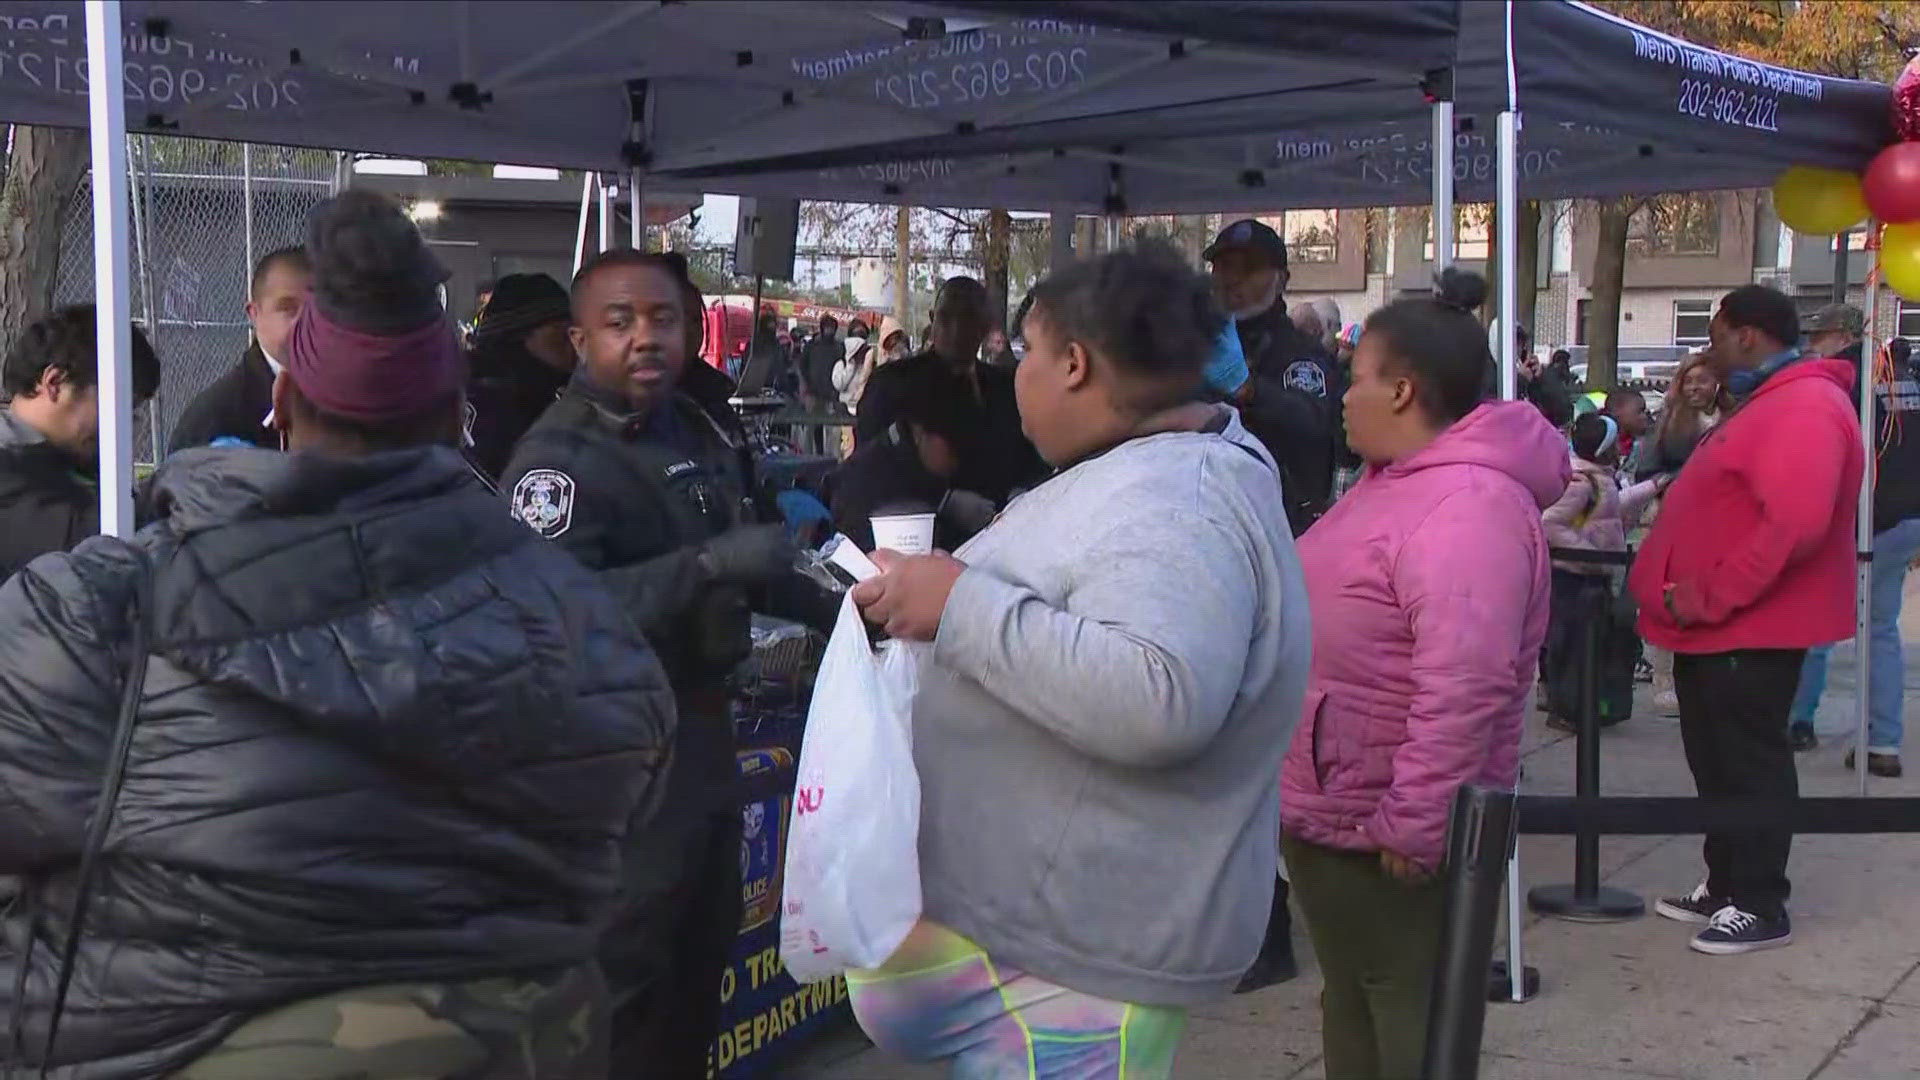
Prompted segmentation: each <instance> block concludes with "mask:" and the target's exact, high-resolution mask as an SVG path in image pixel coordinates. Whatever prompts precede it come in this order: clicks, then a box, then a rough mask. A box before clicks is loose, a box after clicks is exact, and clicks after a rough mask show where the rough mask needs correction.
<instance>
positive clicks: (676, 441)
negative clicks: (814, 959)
mask: <svg viewBox="0 0 1920 1080" xmlns="http://www.w3.org/2000/svg"><path fill="white" fill-rule="evenodd" d="M697 295H698V294H697V292H696V291H695V290H694V288H693V285H692V283H691V281H690V280H689V279H688V277H687V270H686V262H685V260H683V259H681V258H679V257H678V256H675V255H658V254H646V253H643V252H639V251H634V250H632V249H626V248H619V249H614V250H611V251H607V252H603V253H601V254H600V255H598V256H596V257H595V258H593V259H591V260H589V261H588V262H587V264H586V265H585V266H583V267H581V269H580V272H579V273H578V274H576V275H575V276H574V279H573V296H572V301H573V308H572V319H573V325H572V329H571V330H570V331H569V333H570V335H571V338H572V341H573V346H574V349H575V351H577V352H578V353H579V355H580V366H579V368H578V369H577V370H576V371H575V372H574V376H573V380H572V382H571V383H569V384H568V386H567V388H566V389H565V390H564V391H562V392H561V394H560V399H559V400H558V401H556V402H555V403H554V404H553V406H552V407H551V408H549V409H548V410H547V411H546V414H545V415H543V416H542V417H541V418H540V420H539V421H538V422H537V423H535V424H534V426H533V428H532V429H531V430H529V431H528V432H527V434H526V437H525V438H523V439H522V440H521V441H520V445H519V446H518V447H516V448H515V449H514V452H513V457H512V460H511V462H510V463H509V464H508V466H507V469H506V472H505V473H504V474H503V475H502V478H501V486H502V489H503V490H507V491H509V492H511V495H510V498H511V505H512V511H513V514H514V516H515V517H517V518H519V519H520V520H521V521H523V522H525V523H526V524H527V525H528V526H529V527H531V528H532V529H533V530H534V531H536V532H538V533H539V534H540V535H542V536H544V537H546V538H547V539H549V540H552V541H554V542H555V543H557V544H559V545H560V546H562V547H564V548H566V549H567V550H568V551H570V552H572V553H573V554H574V555H575V556H576V557H577V558H578V559H579V560H580V561H581V562H582V563H584V564H585V565H586V566H587V567H589V568H590V569H593V570H597V571H600V577H601V580H602V581H603V582H604V583H605V584H606V585H607V587H608V588H609V589H610V590H611V591H612V592H613V593H614V595H615V596H616V597H617V598H618V599H619V601H620V602H621V603H622V605H623V606H624V607H625V608H626V610H627V612H628V613H629V614H630V615H631V616H632V617H633V619H634V621H635V622H636V623H637V624H638V625H639V626H640V629H641V630H642V631H643V632H644V633H645V634H646V635H647V638H648V640H649V641H651V642H652V644H653V646H654V649H655V651H656V652H658V654H659V656H660V659H661V661H662V663H663V664H664V665H665V667H666V670H667V678H668V681H669V682H670V683H671V684H672V686H673V691H674V696H675V698H676V700H677V702H678V704H679V716H680V727H679V730H678V732H677V733H676V736H675V741H674V748H673V759H674V764H673V769H672V772H671V775H670V777H669V780H668V783H667V792H666V800H665V804H664V806H663V808H662V810H661V813H660V821H659V826H658V828H657V829H656V830H654V832H652V833H650V834H649V835H648V836H647V837H646V848H645V850H643V851H639V852H636V853H634V857H633V859H632V861H631V863H630V865H631V866H632V867H633V868H634V870H635V873H634V875H633V876H632V877H631V878H630V879H629V880H628V882H627V904H626V908H625V910H624V911H623V912H622V914H621V915H620V917H618V918H617V919H616V920H615V921H614V923H613V924H612V925H611V927H610V928H609V929H608V931H607V933H606V935H605V937H604V939H603V940H604V945H603V948H602V951H601V962H602V964H603V966H604V967H605V968H606V972H607V980H608V983H609V984H610V986H611V989H612V992H613V1008H614V1022H613V1032H614V1038H613V1062H614V1068H613V1075H616V1076H659V1077H672V1078H676V1080H677V1078H680V1077H693V1078H698V1077H702V1076H705V1075H706V1054H707V1046H708V1044H709V1042H710V1041H711V1040H712V1038H713V1035H714V1031H715V1029H716V1028H717V1026H718V1023H719V1018H718V1012H719V1007H720V976H721V972H722V970H723V969H724V968H725V967H726V962H727V956H728V953H729V950H730V949H731V947H732V944H733V941H734V938H735V937H736V936H737V934H738V933H739V927H740V865H739V863H740V805H739V800H738V798H737V795H736V788H737V786H738V764H737V762H736V761H735V757H734V739H733V724H732V717H731V715H730V713H729V706H728V698H727V690H726V678H727V675H728V673H729V672H730V671H732V669H733V668H734V666H735V665H737V664H738V663H739V662H740V661H741V660H742V659H744V658H745V657H746V656H747V654H748V652H749V650H750V648H751V638H750V636H749V627H750V622H749V618H750V614H749V609H748V593H749V591H750V590H753V589H756V588H759V587H762V586H767V585H770V584H774V583H776V582H777V581H778V580H779V579H782V578H785V577H790V576H791V573H792V566H793V553H792V546H791V544H790V543H789V541H788V540H787V537H786V535H785V531H784V528H783V526H781V525H778V524H773V525H761V524H756V523H754V516H755V514H754V506H753V503H752V501H751V498H750V495H749V493H750V491H751V490H752V489H751V478H750V476H749V475H748V472H749V469H748V465H749V462H748V458H747V457H746V453H745V445H744V440H743V438H742V436H741V435H740V433H739V425H738V420H737V418H736V417H734V416H733V414H732V412H731V410H730V408H729V407H728V405H727V397H728V394H729V393H730V392H731V389H732V387H731V384H730V383H728V382H727V380H726V378H725V376H723V375H720V374H719V373H718V372H716V371H714V370H713V369H712V368H710V367H708V366H707V365H705V364H702V363H700V362H698V361H697V360H691V359H690V357H691V356H692V352H693V349H692V347H691V346H692V343H693V342H694V341H695V340H696V333H697V326H698V324H697V322H696V321H695V320H697V318H698V308H697V306H696V305H695V304H694V301H693V298H694V297H696V296H697Z"/></svg>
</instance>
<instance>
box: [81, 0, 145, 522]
mask: <svg viewBox="0 0 1920 1080" xmlns="http://www.w3.org/2000/svg"><path fill="white" fill-rule="evenodd" d="M86 11H87V66H88V69H89V70H92V71H119V70H120V68H121V63H122V53H121V49H120V0H87V8H86ZM123 87H124V83H123V82H122V81H121V80H119V79H92V80H89V83H88V87H87V133H88V136H89V141H90V142H91V144H92V150H93V184H92V187H93V278H94V281H93V292H94V304H95V305H96V318H97V320H98V324H99V325H98V329H97V333H98V335H99V349H100V361H101V362H100V380H99V385H100V390H99V397H100V531H101V532H103V533H105V534H107V535H108V536H131V535H133V526H134V522H133V341H132V337H131V334H132V328H133V299H132V296H131V294H130V291H129V289H128V287H127V270H128V261H127V212H128V204H127V113H126V101H125V99H124V98H123V97H122V94H123V93H124V92H125V91H124V89H123Z"/></svg>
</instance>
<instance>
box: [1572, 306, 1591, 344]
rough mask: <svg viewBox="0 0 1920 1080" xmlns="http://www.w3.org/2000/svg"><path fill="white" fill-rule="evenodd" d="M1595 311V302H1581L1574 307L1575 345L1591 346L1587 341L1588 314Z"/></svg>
mask: <svg viewBox="0 0 1920 1080" xmlns="http://www.w3.org/2000/svg"><path fill="white" fill-rule="evenodd" d="M1592 309H1593V301H1591V300H1581V301H1578V302H1576V303H1575V304H1574V305H1573V343H1574V344H1575V345H1586V344H1589V342H1588V341H1587V313H1588V312H1589V311H1591V310H1592Z"/></svg>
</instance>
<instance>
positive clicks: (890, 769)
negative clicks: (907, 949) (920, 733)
mask: <svg viewBox="0 0 1920 1080" xmlns="http://www.w3.org/2000/svg"><path fill="white" fill-rule="evenodd" d="M919 651H920V647H919V646H916V645H912V644H909V643H907V642H904V641H885V642H882V643H881V644H880V646H879V648H878V649H875V648H874V647H873V646H871V645H870V644H869V643H868V641H867V632H866V624H865V623H864V622H862V621H861V618H860V612H859V611H858V610H857V609H856V608H855V607H854V605H853V600H852V598H851V597H849V598H848V599H847V600H845V601H843V602H842V603H841V605H840V618H839V621H838V622H836V623H835V625H834V628H833V637H832V639H830V640H829V641H828V642H827V651H826V656H825V657H824V658H823V659H822V660H821V662H820V677H819V679H818V680H817V681H816V682H815V684H814V688H813V703H812V706H811V707H810V708H809V709H808V710H807V732H806V737H805V739H804V740H803V741H802V742H801V744H800V769H799V779H798V783H797V786H796V788H795V790H794V796H793V816H792V821H791V822H790V824H789V825H788V827H787V866H786V879H785V885H784V887H783V895H782V900H781V914H780V958H781V960H782V961H784V962H785V963H786V966H787V970H788V971H789V972H791V973H792V975H793V977H794V978H795V979H797V980H799V981H800V982H803V983H809V982H818V981H820V980H821V979H825V978H829V977H831V976H834V975H838V974H841V973H842V972H844V971H846V970H847V969H849V968H873V967H879V966H880V965H881V964H882V963H885V962H886V960H887V958H888V957H890V956H892V955H893V951H894V950H895V949H897V948H899V947H900V943H901V942H902V941H905V940H906V937H907V934H908V932H909V931H911V930H912V929H913V926H914V924H915V923H916V922H918V921H919V920H920V854H919V843H920V777H919V774H917V773H916V772H914V768H913V695H914V691H915V689H916V688H917V686H918V683H919V669H918V664H919V659H920V657H919Z"/></svg>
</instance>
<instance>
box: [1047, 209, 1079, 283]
mask: <svg viewBox="0 0 1920 1080" xmlns="http://www.w3.org/2000/svg"><path fill="white" fill-rule="evenodd" d="M1073 222H1074V217H1073V215H1072V214H1068V213H1062V212H1060V211H1055V212H1054V213H1052V214H1050V215H1048V217H1047V247H1048V251H1047V270H1048V271H1049V272H1052V273H1059V272H1060V271H1062V270H1065V269H1066V268H1067V265H1068V264H1069V263H1071V262H1073Z"/></svg>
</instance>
